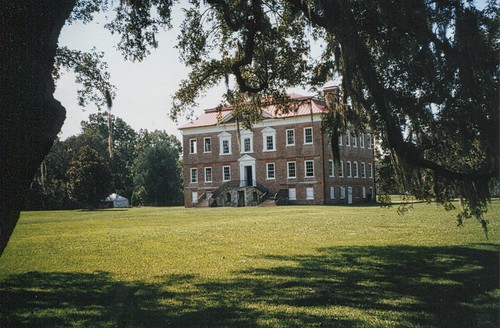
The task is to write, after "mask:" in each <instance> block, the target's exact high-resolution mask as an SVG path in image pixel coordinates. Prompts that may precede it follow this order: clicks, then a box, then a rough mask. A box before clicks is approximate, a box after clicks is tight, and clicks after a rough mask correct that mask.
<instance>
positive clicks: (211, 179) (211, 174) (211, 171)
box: [205, 167, 214, 183]
mask: <svg viewBox="0 0 500 328" xmlns="http://www.w3.org/2000/svg"><path fill="white" fill-rule="evenodd" d="M208 171H210V174H209V175H210V180H208V179H207V175H208V174H207V172H208ZM213 172H214V171H213V170H212V167H205V182H207V183H211V182H212V181H213Z"/></svg>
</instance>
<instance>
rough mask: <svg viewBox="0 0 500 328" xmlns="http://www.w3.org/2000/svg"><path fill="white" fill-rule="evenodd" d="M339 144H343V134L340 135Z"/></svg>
mask: <svg viewBox="0 0 500 328" xmlns="http://www.w3.org/2000/svg"><path fill="white" fill-rule="evenodd" d="M339 146H342V135H339Z"/></svg>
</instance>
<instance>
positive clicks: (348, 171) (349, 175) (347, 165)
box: [345, 161, 352, 178]
mask: <svg viewBox="0 0 500 328" xmlns="http://www.w3.org/2000/svg"><path fill="white" fill-rule="evenodd" d="M345 169H346V171H347V172H346V174H347V177H348V178H352V169H351V162H349V161H348V162H347V163H346V166H345Z"/></svg>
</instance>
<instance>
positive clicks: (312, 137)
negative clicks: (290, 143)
mask: <svg viewBox="0 0 500 328" xmlns="http://www.w3.org/2000/svg"><path fill="white" fill-rule="evenodd" d="M306 131H311V136H310V137H311V141H307V133H306ZM313 143H314V135H313V128H312V126H308V127H306V128H304V145H312V144H313Z"/></svg>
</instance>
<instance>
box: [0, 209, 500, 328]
mask: <svg viewBox="0 0 500 328" xmlns="http://www.w3.org/2000/svg"><path fill="white" fill-rule="evenodd" d="M487 215H488V219H489V220H490V222H491V226H490V239H489V240H486V239H485V237H484V234H483V232H482V229H481V227H480V225H479V224H476V222H474V221H470V222H467V224H466V226H465V227H464V228H457V227H456V224H455V221H454V213H452V212H446V211H444V210H442V208H441V207H438V206H436V205H435V204H421V203H416V204H414V208H413V210H412V211H410V212H409V213H407V214H406V215H404V216H399V215H397V213H396V212H395V210H393V209H392V210H391V209H389V210H388V209H382V208H379V207H343V206H338V207H337V206H331V207H328V206H290V207H275V208H216V209H213V208H211V209H185V208H180V207H176V208H132V209H128V210H121V211H113V210H109V211H90V212H89V211H87V212H84V211H56V212H28V213H23V215H22V218H21V220H20V222H19V225H18V227H17V228H16V231H15V233H14V235H13V237H12V240H11V242H10V244H9V246H8V248H7V250H6V252H5V253H4V255H3V256H2V257H1V258H0V327H3V326H5V327H24V326H37V327H117V326H118V327H168V326H171V327H320V326H323V327H324V326H326V327H373V326H378V327H475V326H481V327H496V326H498V324H499V323H500V319H499V317H498V313H499V312H498V311H499V309H500V306H499V304H500V302H499V301H500V292H499V291H500V286H499V281H498V280H499V274H500V272H499V267H500V263H499V255H500V229H499V225H498V221H497V219H496V218H497V217H500V202H498V201H494V202H493V207H492V209H491V211H489V212H488V214H487Z"/></svg>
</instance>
